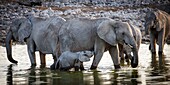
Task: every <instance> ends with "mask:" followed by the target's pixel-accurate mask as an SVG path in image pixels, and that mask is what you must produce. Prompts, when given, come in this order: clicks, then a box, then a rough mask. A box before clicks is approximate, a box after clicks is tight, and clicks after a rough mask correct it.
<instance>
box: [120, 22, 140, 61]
mask: <svg viewBox="0 0 170 85" xmlns="http://www.w3.org/2000/svg"><path fill="white" fill-rule="evenodd" d="M129 25H130V27H131V29H132V33H133V37H134V39H135V41H136V44H137V51H139V48H140V44H141V41H142V34H141V31H140V29H139V28H138V27H137V26H134V25H132V24H130V23H129ZM118 46H119V52H120V57H121V60H124V54H125V59H126V61H129V58H131V57H132V55H131V52H132V50H131V49H130V46H128V45H126V44H123V45H122V44H118Z"/></svg>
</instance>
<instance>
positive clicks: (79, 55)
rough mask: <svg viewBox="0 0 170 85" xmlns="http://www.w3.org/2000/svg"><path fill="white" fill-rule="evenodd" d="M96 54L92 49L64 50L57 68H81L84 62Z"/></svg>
mask: <svg viewBox="0 0 170 85" xmlns="http://www.w3.org/2000/svg"><path fill="white" fill-rule="evenodd" d="M93 55H94V53H93V52H92V51H80V52H70V51H65V52H63V53H62V54H61V55H60V57H59V59H58V60H57V62H56V64H55V68H56V69H59V70H69V69H71V68H75V70H76V71H77V70H79V68H80V66H81V64H82V62H87V61H90V58H91V57H92V56H93Z"/></svg>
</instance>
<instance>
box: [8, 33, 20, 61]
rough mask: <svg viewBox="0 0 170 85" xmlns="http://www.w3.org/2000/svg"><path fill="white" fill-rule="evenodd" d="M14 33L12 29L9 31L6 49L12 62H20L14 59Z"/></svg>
mask: <svg viewBox="0 0 170 85" xmlns="http://www.w3.org/2000/svg"><path fill="white" fill-rule="evenodd" d="M11 40H12V33H11V31H10V32H8V34H7V37H6V51H7V58H8V60H9V61H10V62H12V63H16V64H17V63H18V61H16V60H14V59H13V58H12V41H11Z"/></svg>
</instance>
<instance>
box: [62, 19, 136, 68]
mask: <svg viewBox="0 0 170 85" xmlns="http://www.w3.org/2000/svg"><path fill="white" fill-rule="evenodd" d="M59 43H60V51H61V53H62V52H64V51H72V52H74V51H82V50H94V60H93V63H92V65H91V69H96V68H97V66H98V63H99V61H100V60H101V57H102V56H103V53H104V52H105V51H107V50H108V51H109V53H110V55H111V57H112V60H113V63H114V65H115V68H116V69H117V68H120V61H119V57H118V56H119V51H118V45H117V44H118V43H121V44H123V43H127V44H128V45H130V46H132V52H133V54H134V56H133V57H132V64H131V66H132V67H137V66H138V53H137V46H136V42H135V39H134V37H133V36H132V30H131V28H130V26H129V24H128V23H126V22H120V21H114V20H112V19H110V18H97V19H90V18H75V19H71V20H68V21H66V23H65V24H64V25H62V27H61V29H60V31H59Z"/></svg>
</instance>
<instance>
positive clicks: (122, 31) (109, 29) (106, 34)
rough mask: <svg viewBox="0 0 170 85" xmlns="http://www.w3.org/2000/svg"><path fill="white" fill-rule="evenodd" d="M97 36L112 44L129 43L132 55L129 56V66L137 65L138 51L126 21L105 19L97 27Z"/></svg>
mask: <svg viewBox="0 0 170 85" xmlns="http://www.w3.org/2000/svg"><path fill="white" fill-rule="evenodd" d="M97 34H98V36H99V37H100V38H101V39H103V40H104V41H105V42H107V43H108V44H110V45H112V46H116V45H117V44H118V43H120V44H124V43H125V44H126V45H129V46H130V47H131V48H132V52H133V57H132V58H131V66H132V67H133V68H135V67H137V66H138V52H137V45H136V42H135V39H134V37H133V34H132V30H131V28H130V26H129V24H128V23H127V22H121V21H114V20H106V21H103V22H102V23H101V24H100V25H99V27H98V28H97Z"/></svg>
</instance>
